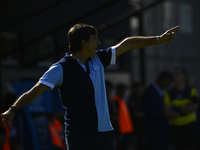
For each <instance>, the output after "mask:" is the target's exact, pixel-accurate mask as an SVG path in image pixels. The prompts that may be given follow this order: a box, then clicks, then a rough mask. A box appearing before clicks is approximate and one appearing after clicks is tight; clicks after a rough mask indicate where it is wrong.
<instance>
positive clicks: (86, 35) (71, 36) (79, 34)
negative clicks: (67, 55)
mask: <svg viewBox="0 0 200 150" xmlns="http://www.w3.org/2000/svg"><path fill="white" fill-rule="evenodd" d="M92 34H94V35H95V34H98V31H97V29H96V28H95V27H93V26H92V25H88V24H83V23H79V24H76V25H74V26H73V27H71V29H70V30H69V32H68V35H67V40H68V42H69V51H70V52H71V53H75V52H77V51H81V48H82V40H85V41H89V39H90V37H91V35H92Z"/></svg>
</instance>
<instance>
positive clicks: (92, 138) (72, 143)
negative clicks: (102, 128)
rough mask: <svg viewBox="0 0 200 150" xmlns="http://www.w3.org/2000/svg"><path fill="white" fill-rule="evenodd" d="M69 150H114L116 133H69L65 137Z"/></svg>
mask: <svg viewBox="0 0 200 150" xmlns="http://www.w3.org/2000/svg"><path fill="white" fill-rule="evenodd" d="M65 140H66V145H67V150H114V149H115V148H114V131H108V132H97V133H69V134H68V135H66V136H65Z"/></svg>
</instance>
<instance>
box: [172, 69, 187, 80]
mask: <svg viewBox="0 0 200 150" xmlns="http://www.w3.org/2000/svg"><path fill="white" fill-rule="evenodd" d="M177 70H179V71H180V72H181V73H182V74H183V75H184V76H185V78H187V71H186V70H185V69H183V68H181V67H177V68H175V69H174V71H177Z"/></svg>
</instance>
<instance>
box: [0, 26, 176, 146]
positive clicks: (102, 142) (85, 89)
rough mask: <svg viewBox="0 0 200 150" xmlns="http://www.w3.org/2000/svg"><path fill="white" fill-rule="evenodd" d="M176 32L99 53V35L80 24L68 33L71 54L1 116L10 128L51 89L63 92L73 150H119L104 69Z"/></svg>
mask: <svg viewBox="0 0 200 150" xmlns="http://www.w3.org/2000/svg"><path fill="white" fill-rule="evenodd" d="M178 28H179V26H176V27H174V28H172V29H170V30H167V31H166V32H165V33H163V34H162V35H160V36H145V37H141V36H136V37H127V38H125V39H124V40H123V41H122V42H120V43H119V44H117V45H115V46H112V47H109V48H107V49H101V50H96V47H97V46H98V45H100V41H99V39H98V31H97V30H96V29H95V27H93V26H91V25H87V24H76V25H75V26H73V27H72V28H71V29H70V30H69V32H68V37H67V38H68V42H69V51H70V53H66V55H65V57H63V58H62V59H61V60H60V61H58V62H57V63H55V64H53V65H52V66H51V67H50V68H49V70H48V71H47V72H45V74H44V75H43V76H42V77H41V78H40V80H39V82H38V83H37V84H36V85H35V86H33V87H32V88H31V89H30V90H29V91H27V92H25V93H24V94H22V95H21V96H20V97H19V98H18V99H17V100H16V102H15V103H14V104H13V105H12V106H11V107H10V108H9V109H8V110H7V111H6V112H4V113H2V114H1V117H2V121H3V123H4V125H5V123H6V122H8V123H10V122H11V120H12V119H13V118H14V116H15V113H16V112H17V110H18V109H20V108H22V107H23V106H25V105H26V104H28V103H30V102H31V101H32V100H34V99H35V98H37V97H38V96H39V95H40V94H42V93H43V92H44V91H45V90H47V89H53V88H54V86H58V88H59V90H60V95H61V99H62V105H63V107H64V108H65V115H64V118H65V135H66V136H65V137H66V145H67V148H68V150H79V149H81V150H91V149H92V150H114V133H113V127H112V125H111V123H110V117H109V111H108V106H107V99H106V92H105V83H104V69H105V67H106V66H108V65H110V64H115V58H116V56H118V55H120V54H122V53H124V52H126V51H129V50H131V49H138V48H142V47H147V46H151V45H156V44H164V43H169V42H171V41H172V40H173V39H175V38H176V35H175V32H174V31H175V30H176V29H178Z"/></svg>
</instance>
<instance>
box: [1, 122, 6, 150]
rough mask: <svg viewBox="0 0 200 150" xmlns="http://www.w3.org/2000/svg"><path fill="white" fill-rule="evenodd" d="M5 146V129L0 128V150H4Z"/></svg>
mask: <svg viewBox="0 0 200 150" xmlns="http://www.w3.org/2000/svg"><path fill="white" fill-rule="evenodd" d="M5 144H6V129H5V128H4V127H1V126H0V150H5V147H4V145H5Z"/></svg>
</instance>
